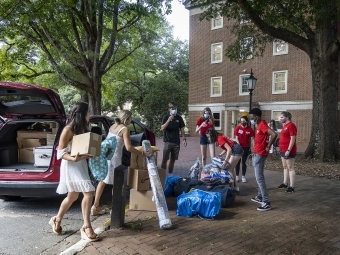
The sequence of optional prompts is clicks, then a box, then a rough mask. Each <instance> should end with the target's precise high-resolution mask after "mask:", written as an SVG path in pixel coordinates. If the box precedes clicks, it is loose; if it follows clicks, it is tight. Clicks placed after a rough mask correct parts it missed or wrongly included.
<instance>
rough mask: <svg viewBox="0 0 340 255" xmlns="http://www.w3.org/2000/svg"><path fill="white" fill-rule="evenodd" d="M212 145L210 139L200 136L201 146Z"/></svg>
mask: <svg viewBox="0 0 340 255" xmlns="http://www.w3.org/2000/svg"><path fill="white" fill-rule="evenodd" d="M209 144H212V143H210V142H209V139H208V137H207V136H206V135H201V136H200V145H209Z"/></svg>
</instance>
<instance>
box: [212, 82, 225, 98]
mask: <svg viewBox="0 0 340 255" xmlns="http://www.w3.org/2000/svg"><path fill="white" fill-rule="evenodd" d="M210 87H211V89H210V96H211V97H220V96H222V77H212V78H211V85H210Z"/></svg>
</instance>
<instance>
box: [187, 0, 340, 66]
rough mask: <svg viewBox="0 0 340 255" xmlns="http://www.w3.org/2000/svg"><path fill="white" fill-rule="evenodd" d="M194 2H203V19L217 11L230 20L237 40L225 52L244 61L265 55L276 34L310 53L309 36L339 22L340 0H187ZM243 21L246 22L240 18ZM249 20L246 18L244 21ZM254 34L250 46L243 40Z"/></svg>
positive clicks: (209, 17)
mask: <svg viewBox="0 0 340 255" xmlns="http://www.w3.org/2000/svg"><path fill="white" fill-rule="evenodd" d="M182 2H185V3H186V4H190V5H191V6H204V8H205V11H204V13H203V14H202V15H201V20H203V19H208V20H210V19H211V18H214V17H216V16H218V15H221V16H224V17H226V18H227V19H228V20H229V21H231V25H230V27H228V28H229V29H230V30H231V31H232V32H233V33H234V34H235V40H234V41H233V42H232V43H231V44H230V45H228V47H227V49H226V56H227V57H228V58H230V59H231V60H233V61H237V62H245V61H247V56H249V55H253V56H254V57H258V56H262V54H263V52H264V50H265V48H266V46H268V42H272V40H273V39H274V38H277V39H281V40H283V41H286V42H289V43H291V44H293V45H294V46H296V47H298V48H300V49H302V50H304V51H305V52H306V53H307V54H310V49H309V46H310V45H309V43H308V41H307V39H314V36H315V32H316V31H317V30H319V29H328V28H330V26H334V25H336V22H337V21H338V20H339V18H340V2H339V0H331V1H323V0H314V1H305V0H294V1H290V0H283V1H277V0H257V1H252V0H241V1H235V0H228V1H211V0H185V1H182ZM241 21H243V22H241ZM244 21H246V22H244ZM248 37H251V38H252V41H251V43H250V44H248V45H247V46H248V47H245V48H243V47H241V46H240V41H241V40H242V39H244V38H248Z"/></svg>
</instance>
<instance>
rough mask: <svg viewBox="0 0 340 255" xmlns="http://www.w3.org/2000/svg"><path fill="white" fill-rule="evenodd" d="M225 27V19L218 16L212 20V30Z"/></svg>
mask: <svg viewBox="0 0 340 255" xmlns="http://www.w3.org/2000/svg"><path fill="white" fill-rule="evenodd" d="M222 27H223V17H222V16H221V15H218V16H217V17H216V18H212V19H211V30H214V29H219V28H222Z"/></svg>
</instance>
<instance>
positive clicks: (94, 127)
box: [89, 121, 106, 139]
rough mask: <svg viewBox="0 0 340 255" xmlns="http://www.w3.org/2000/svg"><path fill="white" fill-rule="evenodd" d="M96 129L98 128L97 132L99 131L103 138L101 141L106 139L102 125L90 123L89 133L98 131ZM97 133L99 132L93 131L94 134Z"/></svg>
mask: <svg viewBox="0 0 340 255" xmlns="http://www.w3.org/2000/svg"><path fill="white" fill-rule="evenodd" d="M98 128H99V130H101V134H102V136H103V139H105V138H106V130H105V127H104V125H103V123H101V122H99V121H97V122H90V124H89V129H90V131H91V132H94V130H96V129H97V130H98ZM99 132H100V131H95V132H94V133H99Z"/></svg>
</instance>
